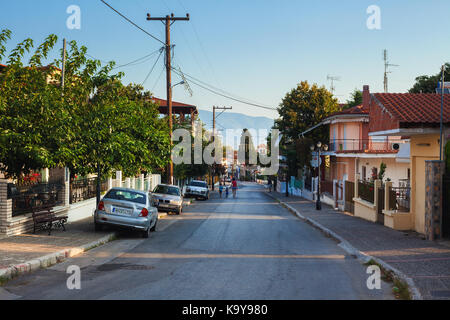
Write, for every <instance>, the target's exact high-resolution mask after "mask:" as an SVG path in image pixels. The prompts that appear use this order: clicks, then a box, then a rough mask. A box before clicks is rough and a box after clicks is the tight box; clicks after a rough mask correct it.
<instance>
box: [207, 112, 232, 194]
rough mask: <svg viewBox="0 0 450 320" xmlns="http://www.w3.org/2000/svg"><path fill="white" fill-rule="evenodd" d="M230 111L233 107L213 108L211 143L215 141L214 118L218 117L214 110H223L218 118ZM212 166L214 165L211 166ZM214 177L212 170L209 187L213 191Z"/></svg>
mask: <svg viewBox="0 0 450 320" xmlns="http://www.w3.org/2000/svg"><path fill="white" fill-rule="evenodd" d="M231 109H233V107H216V106H213V136H212V141H213V142H214V141H215V139H216V118H217V117H218V116H217V117H216V110H223V111H222V112H221V113H220V114H219V116H220V115H221V114H222V113H224V112H225V111H226V110H231ZM213 166H214V165H213ZM214 175H215V170H212V173H211V180H212V183H211V185H212V187H211V188H212V190H213V191H214Z"/></svg>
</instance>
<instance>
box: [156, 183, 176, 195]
mask: <svg viewBox="0 0 450 320" xmlns="http://www.w3.org/2000/svg"><path fill="white" fill-rule="evenodd" d="M153 192H154V193H161V194H169V195H172V196H179V195H180V189H178V188H177V187H171V186H164V185H158V186H156V188H155V190H154V191H153Z"/></svg>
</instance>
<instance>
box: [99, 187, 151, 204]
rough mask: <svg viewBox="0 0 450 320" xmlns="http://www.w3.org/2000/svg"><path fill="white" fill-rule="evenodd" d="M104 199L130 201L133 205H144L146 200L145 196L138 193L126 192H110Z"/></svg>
mask: <svg viewBox="0 0 450 320" xmlns="http://www.w3.org/2000/svg"><path fill="white" fill-rule="evenodd" d="M105 198H106V199H112V200H122V201H130V202H135V203H141V204H146V203H147V199H146V198H145V195H144V194H142V193H138V192H133V191H126V190H115V189H112V190H110V191H109V192H108V193H107V194H106V195H105Z"/></svg>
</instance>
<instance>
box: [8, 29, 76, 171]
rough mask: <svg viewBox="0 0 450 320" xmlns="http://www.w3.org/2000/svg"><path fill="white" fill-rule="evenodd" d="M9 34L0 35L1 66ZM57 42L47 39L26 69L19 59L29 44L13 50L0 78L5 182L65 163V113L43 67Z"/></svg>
mask: <svg viewBox="0 0 450 320" xmlns="http://www.w3.org/2000/svg"><path fill="white" fill-rule="evenodd" d="M10 34H11V32H10V31H9V30H3V31H2V33H1V34H0V61H1V59H2V58H3V57H4V54H5V52H6V51H5V46H4V43H5V42H6V39H9V37H10ZM56 40H57V37H56V36H55V35H50V36H49V37H47V39H45V41H44V42H43V43H42V44H41V45H40V46H39V47H38V48H37V50H36V51H35V52H34V53H32V56H31V58H30V60H29V66H28V67H24V66H23V57H24V55H25V54H26V53H29V52H30V51H31V49H32V48H33V41H32V40H31V39H26V40H24V41H23V42H21V43H19V44H18V45H17V46H16V48H14V49H13V50H12V51H11V53H10V54H9V56H8V62H7V64H8V65H7V67H6V68H4V70H3V71H2V72H1V73H0V87H1V88H2V90H0V157H1V158H0V159H1V161H0V162H1V164H0V170H2V171H3V172H5V174H6V176H8V177H16V178H18V177H20V176H21V174H26V173H29V172H30V171H31V170H33V169H38V168H43V167H54V166H57V165H59V164H61V162H63V157H62V156H61V144H60V141H61V140H64V136H65V135H66V131H67V130H68V127H67V122H66V120H67V113H66V110H65V109H66V108H65V105H64V102H63V99H62V97H61V91H60V89H59V88H58V87H56V86H54V85H49V84H48V79H51V78H52V77H53V74H54V71H55V69H54V68H53V67H52V66H49V67H43V66H42V64H41V61H42V60H43V59H45V58H47V55H48V53H49V51H50V50H51V48H52V47H53V46H54V45H55V43H56Z"/></svg>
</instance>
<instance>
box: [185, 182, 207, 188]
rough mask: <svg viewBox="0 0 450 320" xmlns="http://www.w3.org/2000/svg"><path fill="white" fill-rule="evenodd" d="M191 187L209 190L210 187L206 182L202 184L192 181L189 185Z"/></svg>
mask: <svg viewBox="0 0 450 320" xmlns="http://www.w3.org/2000/svg"><path fill="white" fill-rule="evenodd" d="M189 186H192V187H202V188H208V185H207V184H206V182H201V181H192V182H191V183H189Z"/></svg>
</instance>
